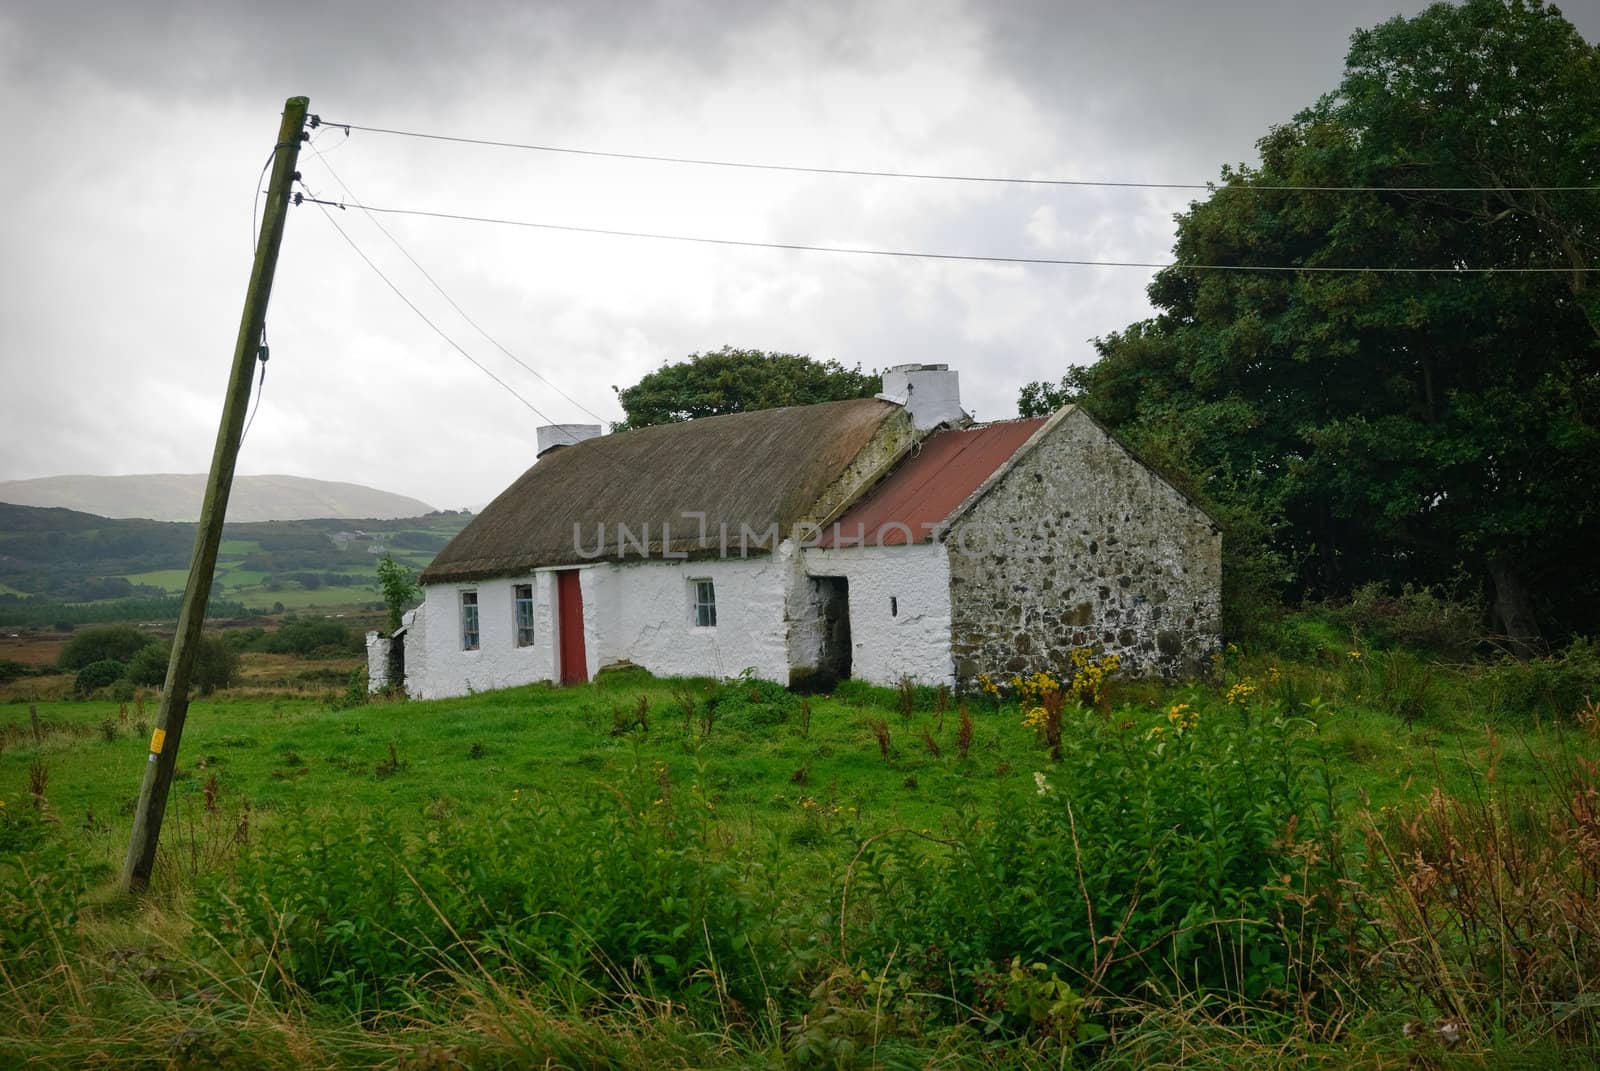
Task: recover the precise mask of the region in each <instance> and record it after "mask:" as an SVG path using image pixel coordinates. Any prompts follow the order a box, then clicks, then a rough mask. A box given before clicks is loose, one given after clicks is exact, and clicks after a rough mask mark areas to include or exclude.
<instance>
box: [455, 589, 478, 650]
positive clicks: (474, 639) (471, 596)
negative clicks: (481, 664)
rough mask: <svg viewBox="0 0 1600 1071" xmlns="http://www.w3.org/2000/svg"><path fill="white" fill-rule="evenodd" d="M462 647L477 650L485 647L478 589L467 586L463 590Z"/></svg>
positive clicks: (461, 597)
mask: <svg viewBox="0 0 1600 1071" xmlns="http://www.w3.org/2000/svg"><path fill="white" fill-rule="evenodd" d="M458 603H459V605H460V607H461V632H460V636H461V649H462V650H463V651H477V650H481V649H482V647H483V620H482V618H481V617H479V603H478V589H477V588H467V589H465V590H463V591H462V592H461V595H460V599H459V600H458Z"/></svg>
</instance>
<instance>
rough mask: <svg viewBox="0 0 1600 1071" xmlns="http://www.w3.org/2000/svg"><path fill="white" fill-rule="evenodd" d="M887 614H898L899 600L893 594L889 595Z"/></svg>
mask: <svg viewBox="0 0 1600 1071" xmlns="http://www.w3.org/2000/svg"><path fill="white" fill-rule="evenodd" d="M889 616H890V617H899V616H900V600H899V599H898V598H896V597H895V596H893V595H890V596H889Z"/></svg>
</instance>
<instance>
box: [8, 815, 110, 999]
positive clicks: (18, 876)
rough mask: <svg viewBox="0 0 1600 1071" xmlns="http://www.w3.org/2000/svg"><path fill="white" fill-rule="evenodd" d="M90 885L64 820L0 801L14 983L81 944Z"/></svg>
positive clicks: (34, 974) (59, 960)
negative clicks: (80, 929)
mask: <svg viewBox="0 0 1600 1071" xmlns="http://www.w3.org/2000/svg"><path fill="white" fill-rule="evenodd" d="M88 884H89V875H88V873H87V871H86V869H85V867H84V865H83V864H82V862H81V860H79V859H78V858H77V856H75V855H73V854H72V853H71V852H70V851H69V850H68V848H67V842H66V837H65V835H64V834H63V832H62V829H61V826H60V824H59V823H56V822H52V821H50V820H48V818H47V817H46V816H45V814H44V813H43V812H42V811H40V810H38V809H36V808H34V807H30V806H28V805H27V804H25V803H23V802H22V801H20V800H10V801H7V800H4V799H0V963H3V964H4V965H5V968H4V970H5V974H6V977H7V978H8V979H9V980H10V981H11V982H12V983H13V984H15V983H16V982H17V981H20V980H22V979H26V978H34V977H37V976H39V975H41V974H43V973H45V972H46V971H48V970H51V969H52V968H54V967H56V966H59V965H60V964H61V963H62V961H63V956H64V955H65V954H67V953H68V952H70V951H71V950H72V949H73V948H74V947H75V946H76V944H77V923H78V912H79V910H80V909H81V907H82V904H83V897H84V894H85V892H86V891H87V888H88Z"/></svg>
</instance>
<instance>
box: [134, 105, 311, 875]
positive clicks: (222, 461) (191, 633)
mask: <svg viewBox="0 0 1600 1071" xmlns="http://www.w3.org/2000/svg"><path fill="white" fill-rule="evenodd" d="M310 106H311V101H310V99H309V98H307V97H290V98H289V99H288V100H287V101H285V102H284V106H283V122H282V124H280V125H279V127H278V141H277V157H276V160H275V162H274V163H273V166H272V183H271V185H270V186H269V187H268V188H267V206H266V211H265V213H264V214H263V215H262V217H261V235H260V238H259V239H258V240H257V242H256V260H255V266H254V267H253V268H252V269H251V271H250V288H249V289H248V290H247V291H246V292H245V296H244V315H243V316H242V317H241V319H240V321H239V339H238V341H237V342H236V343H235V344H234V349H233V372H232V374H231V375H230V376H229V378H228V395H227V398H226V400H225V401H224V403H223V407H222V423H221V425H220V426H219V427H218V428H217V445H216V447H215V449H214V450H213V452H212V455H211V478H210V480H209V481H208V482H207V483H206V497H205V502H204V504H203V505H202V506H201V507H200V523H199V525H198V526H197V527H196V530H195V535H194V556H193V559H192V560H191V561H190V564H189V585H188V587H186V588H185V589H184V592H183V608H182V610H181V611H180V612H179V614H178V635H177V638H176V639H175V640H174V641H173V644H172V659H171V661H169V662H168V663H167V683H166V687H165V688H164V689H163V690H162V693H161V709H160V711H159V712H158V713H157V714H156V728H155V732H154V733H153V734H152V735H151V737H150V755H149V758H148V760H147V761H146V762H145V768H144V784H143V785H141V786H140V788H139V806H138V808H137V809H136V810H135V811H134V813H133V835H132V836H131V837H130V838H129V840H128V860H127V862H126V863H124V864H123V866H122V882H121V885H122V891H123V892H125V893H138V892H142V891H143V890H144V889H145V887H146V886H148V885H149V884H150V871H151V869H152V868H153V867H154V866H155V861H156V842H157V841H158V840H159V839H160V837H161V819H162V817H163V816H164V815H165V814H166V810H167V791H168V790H169V789H170V788H171V787H172V772H173V770H174V769H175V768H176V766H177V763H178V741H179V739H180V738H182V736H183V719H184V716H185V715H186V714H188V712H189V680H190V677H191V675H192V673H193V671H194V659H195V652H196V650H197V649H198V647H199V643H200V631H201V629H202V628H203V627H204V625H205V620H206V604H207V603H208V602H209V601H210V599H211V574H212V572H213V571H214V570H215V568H216V564H217V546H218V544H220V543H221V542H222V524H223V521H224V519H225V518H226V517H227V513H228V493H229V492H230V491H231V490H232V489H233V466H234V462H235V461H236V460H237V459H238V456H239V439H240V437H241V436H242V435H243V433H244V423H245V414H246V412H247V411H248V410H249V406H250V381H251V379H252V377H253V376H254V375H255V368H256V359H257V357H258V348H259V347H260V345H261V334H262V331H263V329H264V328H265V325H266V319H267V300H268V298H270V297H271V295H272V274H273V272H274V270H276V268H277V266H278V246H279V245H280V244H281V243H282V241H283V224H284V219H285V217H286V216H287V215H288V207H289V192H290V191H289V186H290V184H291V183H292V182H293V181H294V178H295V170H294V168H295V164H296V163H297V162H298V161H299V159H300V142H301V141H302V140H303V138H304V134H303V128H304V127H305V123H306V110H307V109H308V108H309V107H310Z"/></svg>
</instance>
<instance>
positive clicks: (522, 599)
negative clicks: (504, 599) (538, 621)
mask: <svg viewBox="0 0 1600 1071" xmlns="http://www.w3.org/2000/svg"><path fill="white" fill-rule="evenodd" d="M524 592H526V595H524V594H523V593H524ZM534 605H535V604H534V600H533V584H531V583H528V584H512V585H511V638H512V642H513V643H515V644H516V645H517V646H518V647H532V646H533V645H534V643H535V642H536V639H537V636H536V633H535V632H534ZM524 610H526V613H524Z"/></svg>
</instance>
